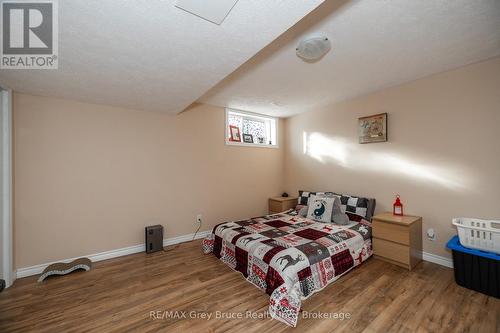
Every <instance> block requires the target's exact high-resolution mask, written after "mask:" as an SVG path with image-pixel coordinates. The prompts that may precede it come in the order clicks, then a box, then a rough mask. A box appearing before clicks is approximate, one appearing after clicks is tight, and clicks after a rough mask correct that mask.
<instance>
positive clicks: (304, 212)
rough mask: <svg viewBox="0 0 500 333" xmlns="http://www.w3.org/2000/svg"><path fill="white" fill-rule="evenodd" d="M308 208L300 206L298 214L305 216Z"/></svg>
mask: <svg viewBox="0 0 500 333" xmlns="http://www.w3.org/2000/svg"><path fill="white" fill-rule="evenodd" d="M308 210H309V207H307V206H302V208H301V209H300V210H299V215H300V216H302V217H307V211H308Z"/></svg>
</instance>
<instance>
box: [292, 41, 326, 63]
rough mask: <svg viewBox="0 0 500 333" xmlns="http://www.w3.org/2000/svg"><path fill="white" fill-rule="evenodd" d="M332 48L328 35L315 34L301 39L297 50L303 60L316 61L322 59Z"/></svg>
mask: <svg viewBox="0 0 500 333" xmlns="http://www.w3.org/2000/svg"><path fill="white" fill-rule="evenodd" d="M330 49H331V43H330V40H329V39H328V37H325V36H314V37H308V38H305V39H303V40H301V41H300V43H299V45H298V46H297V48H296V49H295V50H296V51H297V56H298V57H300V58H302V60H304V61H307V62H314V61H317V60H319V59H321V58H322V57H323V56H324V55H325V54H327V53H328V51H330Z"/></svg>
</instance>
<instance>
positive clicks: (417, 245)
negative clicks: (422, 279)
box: [372, 213, 422, 270]
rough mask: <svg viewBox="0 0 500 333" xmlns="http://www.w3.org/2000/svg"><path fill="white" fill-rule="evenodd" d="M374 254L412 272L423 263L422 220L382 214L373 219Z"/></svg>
mask: <svg viewBox="0 0 500 333" xmlns="http://www.w3.org/2000/svg"><path fill="white" fill-rule="evenodd" d="M372 240H373V254H374V256H375V258H379V259H382V260H385V261H388V262H390V263H393V264H396V265H399V266H402V267H405V268H407V269H409V270H411V269H412V268H413V267H415V265H417V264H418V263H419V262H420V261H422V218H421V217H420V216H395V215H393V214H392V213H382V214H379V215H376V216H374V217H373V218H372Z"/></svg>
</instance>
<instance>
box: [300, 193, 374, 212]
mask: <svg viewBox="0 0 500 333" xmlns="http://www.w3.org/2000/svg"><path fill="white" fill-rule="evenodd" d="M313 194H315V195H319V194H326V195H336V196H338V197H339V198H340V204H341V206H340V207H341V208H342V212H344V213H345V212H350V213H353V214H356V215H359V216H362V217H364V218H366V213H367V212H368V199H367V198H358V197H352V196H350V195H344V194H337V193H334V192H309V191H299V199H298V202H297V204H299V205H305V206H307V205H308V202H309V197H310V196H311V195H313Z"/></svg>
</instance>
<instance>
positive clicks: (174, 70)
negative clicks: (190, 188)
mask: <svg viewBox="0 0 500 333" xmlns="http://www.w3.org/2000/svg"><path fill="white" fill-rule="evenodd" d="M323 1H324V0H307V1H303V0H286V1H269V0H239V1H238V3H237V4H236V5H235V6H234V8H233V9H232V11H231V12H230V13H229V15H228V16H227V17H226V18H225V20H224V22H223V23H222V24H221V25H220V26H219V25H216V24H213V23H211V22H208V21H206V20H203V19H200V18H199V17H196V16H194V15H192V14H190V13H188V12H186V11H184V10H181V9H179V8H176V7H175V6H174V3H175V1H174V0H134V1H122V0H71V1H68V0H64V1H59V69H58V70H0V82H2V83H3V84H4V85H6V86H8V87H10V88H12V89H14V90H16V91H19V92H25V93H31V94H36V95H42V96H52V97H63V98H70V99H76V100H81V101H85V102H91V103H99V104H109V105H116V106H123V107H127V108H134V109H140V110H148V111H165V112H171V113H178V112H180V111H182V110H183V109H184V108H185V107H187V106H188V105H189V104H191V103H192V102H194V101H196V99H198V98H199V97H200V96H201V95H203V93H205V92H206V91H207V90H208V89H210V88H211V87H213V86H214V85H215V84H216V83H217V82H219V81H220V80H222V79H223V78H224V77H226V76H227V75H228V74H230V73H231V72H233V71H234V70H235V69H236V68H238V67H239V66H240V65H241V64H243V63H244V62H245V61H247V60H248V59H249V58H251V57H252V56H253V55H255V54H256V53H257V52H258V51H259V50H261V49H262V48H263V47H264V46H266V45H267V44H269V43H270V42H271V41H273V40H274V39H275V38H277V37H278V36H279V35H281V34H282V33H283V32H284V31H286V30H287V29H288V28H289V27H291V26H292V25H293V24H295V23H296V22H297V21H299V20H300V19H301V18H302V17H303V16H304V15H306V14H307V13H309V12H310V11H311V10H313V9H314V8H316V7H317V6H318V5H319V4H320V3H322V2H323Z"/></svg>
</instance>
